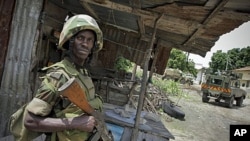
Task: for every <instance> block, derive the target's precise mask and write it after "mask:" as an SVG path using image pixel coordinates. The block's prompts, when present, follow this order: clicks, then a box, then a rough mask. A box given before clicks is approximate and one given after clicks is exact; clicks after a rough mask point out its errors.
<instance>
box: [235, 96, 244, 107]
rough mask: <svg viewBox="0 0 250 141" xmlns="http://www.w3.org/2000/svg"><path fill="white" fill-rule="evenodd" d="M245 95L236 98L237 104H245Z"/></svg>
mask: <svg viewBox="0 0 250 141" xmlns="http://www.w3.org/2000/svg"><path fill="white" fill-rule="evenodd" d="M243 99H244V98H243V96H242V97H239V98H237V99H236V106H240V107H241V106H242V104H243Z"/></svg>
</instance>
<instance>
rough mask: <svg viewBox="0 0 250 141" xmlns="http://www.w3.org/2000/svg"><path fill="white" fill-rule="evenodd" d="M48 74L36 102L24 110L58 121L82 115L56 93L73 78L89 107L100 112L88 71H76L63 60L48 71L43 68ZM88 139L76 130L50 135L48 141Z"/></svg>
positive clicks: (79, 110)
mask: <svg viewBox="0 0 250 141" xmlns="http://www.w3.org/2000/svg"><path fill="white" fill-rule="evenodd" d="M45 70H47V71H48V73H47V74H46V76H44V77H42V79H43V81H42V84H41V86H40V88H39V89H38V91H37V94H36V96H35V98H34V99H33V100H32V101H31V102H30V103H29V105H28V106H27V110H28V111H29V112H32V113H33V114H35V115H39V116H46V117H47V116H54V117H57V118H69V117H77V116H79V115H82V114H84V112H83V111H82V110H81V109H80V108H78V107H77V106H76V105H74V104H73V103H71V102H70V101H68V100H67V99H65V98H62V97H61V96H60V95H59V93H58V91H57V90H58V88H59V87H60V86H62V85H63V84H64V83H65V82H66V81H67V80H68V79H69V78H72V77H75V78H76V79H77V81H78V82H80V83H79V84H80V85H81V87H82V88H83V89H84V91H85V94H86V96H87V99H88V101H89V103H90V105H91V106H92V107H94V108H95V109H97V110H101V108H102V100H101V98H100V97H99V96H98V95H96V94H95V89H94V85H93V83H92V80H91V78H90V77H89V76H88V74H87V71H86V70H84V69H80V70H79V71H78V70H77V69H76V68H75V66H74V65H73V63H71V62H70V61H69V60H68V59H64V60H62V61H61V62H59V63H56V64H54V65H52V66H50V67H47V68H45ZM88 137H89V133H87V132H80V131H78V130H66V131H63V132H56V133H53V134H52V136H51V141H54V140H60V141H78V140H79V141H80V140H81V141H82V140H86V139H87V138H88Z"/></svg>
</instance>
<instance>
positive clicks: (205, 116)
mask: <svg viewBox="0 0 250 141" xmlns="http://www.w3.org/2000/svg"><path fill="white" fill-rule="evenodd" d="M184 93H186V97H182V98H181V99H179V98H178V97H173V96H172V97H170V99H171V100H173V101H174V102H178V106H180V108H181V110H183V111H184V112H185V120H183V121H182V120H178V119H175V118H171V117H169V116H168V115H164V116H163V120H164V122H165V126H166V128H167V129H168V130H169V131H170V132H171V133H172V134H173V135H174V136H175V140H174V141H229V131H230V124H248V125H250V99H249V98H247V99H245V100H244V101H243V106H242V107H237V106H236V105H235V103H234V107H233V108H231V109H230V108H227V107H226V106H225V104H224V103H216V102H215V101H214V100H210V101H209V103H203V102H202V100H201V92H200V86H199V85H193V86H192V88H191V89H190V88H188V89H184Z"/></svg>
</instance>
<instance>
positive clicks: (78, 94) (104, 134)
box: [58, 78, 113, 141]
mask: <svg viewBox="0 0 250 141" xmlns="http://www.w3.org/2000/svg"><path fill="white" fill-rule="evenodd" d="M58 91H59V93H60V94H61V95H62V96H64V97H67V98H68V99H69V100H70V101H71V102H72V103H74V104H75V105H76V106H78V107H79V108H80V109H82V110H83V111H84V112H86V113H88V114H89V115H91V116H93V117H95V119H96V121H97V126H96V129H97V131H98V132H99V133H100V137H101V139H102V140H103V141H112V140H113V137H112V135H111V132H109V131H108V129H107V127H106V124H105V122H104V119H103V118H102V114H101V113H100V112H98V111H95V110H94V108H93V107H91V105H90V104H89V103H88V101H87V98H86V95H85V92H84V91H83V90H82V88H81V87H80V85H79V84H78V82H77V81H76V80H75V78H71V79H69V80H68V81H67V82H66V83H65V84H63V85H62V86H61V87H60V88H59V89H58ZM99 133H98V134H99Z"/></svg>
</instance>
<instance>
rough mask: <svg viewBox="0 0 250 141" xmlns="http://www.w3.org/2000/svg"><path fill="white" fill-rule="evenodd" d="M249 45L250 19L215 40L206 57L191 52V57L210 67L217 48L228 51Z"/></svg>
mask: <svg viewBox="0 0 250 141" xmlns="http://www.w3.org/2000/svg"><path fill="white" fill-rule="evenodd" d="M247 46H250V21H248V22H246V23H244V24H242V25H241V26H239V27H238V28H235V29H234V30H233V31H231V32H229V33H226V34H224V35H222V36H220V38H219V40H218V41H216V42H215V45H214V46H213V47H212V48H211V50H210V51H209V52H207V54H206V56H205V57H201V56H199V55H196V54H190V55H189V59H192V60H193V61H194V62H195V63H196V64H202V66H203V67H208V66H209V64H208V63H209V62H210V61H211V57H212V56H213V53H215V52H216V51H217V50H222V52H227V51H228V50H231V49H233V48H245V47H247Z"/></svg>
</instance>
